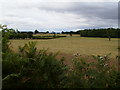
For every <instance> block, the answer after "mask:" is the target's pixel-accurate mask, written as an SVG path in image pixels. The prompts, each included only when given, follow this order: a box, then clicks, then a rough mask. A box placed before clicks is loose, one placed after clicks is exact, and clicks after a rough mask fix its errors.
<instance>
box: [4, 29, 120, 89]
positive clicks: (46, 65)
mask: <svg viewBox="0 0 120 90" xmlns="http://www.w3.org/2000/svg"><path fill="white" fill-rule="evenodd" d="M8 38H9V30H8V29H7V30H6V31H5V33H3V38H2V39H3V40H2V45H3V47H2V58H3V61H2V66H3V67H2V69H3V77H2V81H3V88H119V87H120V72H119V70H118V69H115V68H114V67H112V66H110V65H109V64H110V58H109V55H104V56H100V55H96V56H95V55H92V57H93V58H94V61H93V62H87V60H86V59H84V58H82V57H81V56H80V55H79V54H76V55H75V58H74V59H72V60H71V61H72V63H73V66H72V67H69V66H67V65H66V64H65V63H64V58H61V59H59V60H58V59H56V56H57V53H47V50H44V49H41V50H37V48H36V42H28V43H26V44H25V45H23V46H20V47H19V52H17V53H14V52H13V51H12V50H11V48H10V45H9V44H10V42H9V39H8ZM118 59H119V56H117V57H116V60H118Z"/></svg>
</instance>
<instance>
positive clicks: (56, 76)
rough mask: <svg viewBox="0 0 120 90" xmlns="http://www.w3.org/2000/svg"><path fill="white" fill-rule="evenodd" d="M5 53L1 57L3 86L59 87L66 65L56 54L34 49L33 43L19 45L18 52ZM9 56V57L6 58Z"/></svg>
mask: <svg viewBox="0 0 120 90" xmlns="http://www.w3.org/2000/svg"><path fill="white" fill-rule="evenodd" d="M10 54H11V53H6V56H5V57H4V58H3V59H4V60H3V70H4V72H3V74H4V78H3V88H11V87H12V88H13V87H16V88H55V87H61V83H62V82H63V80H64V78H65V72H66V70H67V66H66V65H64V64H63V59H61V60H57V59H56V58H55V57H56V55H57V54H53V53H50V54H47V53H46V50H40V51H39V52H37V51H36V48H35V43H34V42H29V43H28V44H25V45H24V46H23V47H20V52H19V53H18V54H14V53H12V56H10ZM8 58H9V59H8Z"/></svg>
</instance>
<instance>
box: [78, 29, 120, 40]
mask: <svg viewBox="0 0 120 90" xmlns="http://www.w3.org/2000/svg"><path fill="white" fill-rule="evenodd" d="M119 33H120V29H119V28H118V29H114V28H108V29H85V30H81V31H80V35H81V36H82V37H108V38H119V37H120V36H119V35H118V34H119Z"/></svg>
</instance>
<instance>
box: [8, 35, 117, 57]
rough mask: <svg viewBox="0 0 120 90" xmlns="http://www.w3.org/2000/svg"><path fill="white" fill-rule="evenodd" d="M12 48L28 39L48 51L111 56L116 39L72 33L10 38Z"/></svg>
mask: <svg viewBox="0 0 120 90" xmlns="http://www.w3.org/2000/svg"><path fill="white" fill-rule="evenodd" d="M10 41H11V46H12V47H13V48H12V49H13V50H14V51H18V46H23V45H24V44H25V43H27V42H28V41H37V48H38V49H43V48H45V49H47V48H48V50H49V51H50V52H58V51H59V52H60V53H62V54H63V53H64V54H70V55H71V54H72V55H73V54H75V53H80V54H81V55H92V54H94V55H105V54H109V53H111V56H112V57H115V56H117V55H118V39H117V38H112V39H111V41H109V40H108V38H87V37H79V36H77V35H73V36H72V37H70V36H67V37H64V38H57V39H51V40H30V39H29V40H10Z"/></svg>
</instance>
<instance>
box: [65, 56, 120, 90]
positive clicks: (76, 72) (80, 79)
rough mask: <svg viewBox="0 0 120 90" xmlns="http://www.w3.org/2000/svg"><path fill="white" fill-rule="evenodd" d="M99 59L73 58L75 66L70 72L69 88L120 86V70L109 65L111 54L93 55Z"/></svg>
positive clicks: (67, 85)
mask: <svg viewBox="0 0 120 90" xmlns="http://www.w3.org/2000/svg"><path fill="white" fill-rule="evenodd" d="M93 58H94V59H95V60H97V61H95V62H92V63H87V61H85V59H83V58H78V57H77V58H76V59H74V60H73V64H74V68H73V69H72V70H71V71H70V72H69V74H68V77H69V79H68V83H67V84H66V86H65V87H68V88H116V87H117V88H118V87H120V82H118V81H119V80H120V79H118V78H120V76H119V75H120V74H119V72H117V71H115V70H114V69H112V68H111V67H110V66H109V60H110V59H109V55H105V56H103V57H102V56H99V55H98V56H93Z"/></svg>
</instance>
